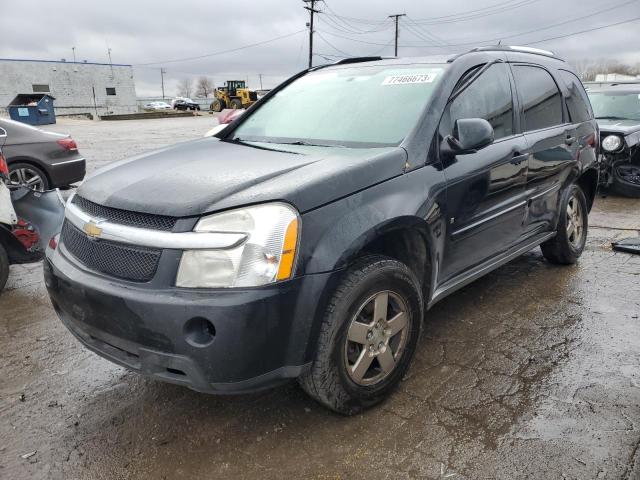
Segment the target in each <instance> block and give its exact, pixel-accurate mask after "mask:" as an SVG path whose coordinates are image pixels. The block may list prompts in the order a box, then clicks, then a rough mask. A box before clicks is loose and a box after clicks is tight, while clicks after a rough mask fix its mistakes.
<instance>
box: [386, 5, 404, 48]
mask: <svg viewBox="0 0 640 480" xmlns="http://www.w3.org/2000/svg"><path fill="white" fill-rule="evenodd" d="M406 15H407V14H406V13H396V14H395V15H389V18H394V19H395V21H396V48H395V56H396V57H397V56H398V19H399V18H400V17H405V16H406Z"/></svg>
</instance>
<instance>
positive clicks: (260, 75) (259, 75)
mask: <svg viewBox="0 0 640 480" xmlns="http://www.w3.org/2000/svg"><path fill="white" fill-rule="evenodd" d="M258 77H260V90H262V74H261V73H259V74H258Z"/></svg>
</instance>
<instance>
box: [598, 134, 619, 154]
mask: <svg viewBox="0 0 640 480" xmlns="http://www.w3.org/2000/svg"><path fill="white" fill-rule="evenodd" d="M621 146H622V139H621V138H620V137H619V136H618V135H607V136H606V137H604V139H603V140H602V148H603V149H604V150H605V151H607V152H615V151H616V150H618V149H619V148H620V147H621Z"/></svg>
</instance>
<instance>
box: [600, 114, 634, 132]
mask: <svg viewBox="0 0 640 480" xmlns="http://www.w3.org/2000/svg"><path fill="white" fill-rule="evenodd" d="M598 126H599V127H600V132H601V133H620V134H622V135H629V134H631V133H634V132H640V120H607V119H604V118H603V119H599V120H598Z"/></svg>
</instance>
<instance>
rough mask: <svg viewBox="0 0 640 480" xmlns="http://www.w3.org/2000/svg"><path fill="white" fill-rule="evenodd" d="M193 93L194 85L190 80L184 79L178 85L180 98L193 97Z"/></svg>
mask: <svg viewBox="0 0 640 480" xmlns="http://www.w3.org/2000/svg"><path fill="white" fill-rule="evenodd" d="M192 93H193V83H192V82H191V79H189V78H183V79H182V80H180V82H179V83H178V96H179V97H191V94H192Z"/></svg>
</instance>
